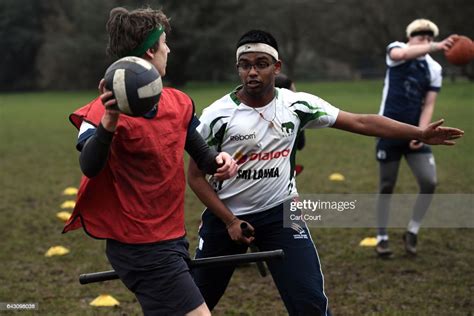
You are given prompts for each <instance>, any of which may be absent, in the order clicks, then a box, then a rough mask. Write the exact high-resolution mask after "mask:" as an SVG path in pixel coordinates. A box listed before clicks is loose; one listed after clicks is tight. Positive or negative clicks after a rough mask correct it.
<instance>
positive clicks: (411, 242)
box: [403, 232, 417, 256]
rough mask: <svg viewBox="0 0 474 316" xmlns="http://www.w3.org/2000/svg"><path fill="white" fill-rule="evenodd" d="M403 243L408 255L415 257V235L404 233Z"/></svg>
mask: <svg viewBox="0 0 474 316" xmlns="http://www.w3.org/2000/svg"><path fill="white" fill-rule="evenodd" d="M403 241H404V242H405V250H406V252H407V253H408V254H410V255H413V256H415V255H416V241H417V235H416V234H413V233H412V232H406V233H405V234H403Z"/></svg>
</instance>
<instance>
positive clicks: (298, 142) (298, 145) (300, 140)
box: [296, 129, 306, 150]
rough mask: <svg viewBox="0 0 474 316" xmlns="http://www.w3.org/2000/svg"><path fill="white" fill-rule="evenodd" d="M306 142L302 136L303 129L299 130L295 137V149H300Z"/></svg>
mask: <svg viewBox="0 0 474 316" xmlns="http://www.w3.org/2000/svg"><path fill="white" fill-rule="evenodd" d="M305 144H306V137H305V136H304V129H303V130H301V131H300V132H299V134H298V136H297V137H296V149H298V150H301V149H303V148H304V145H305Z"/></svg>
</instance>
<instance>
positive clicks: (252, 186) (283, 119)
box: [188, 30, 463, 315]
mask: <svg viewBox="0 0 474 316" xmlns="http://www.w3.org/2000/svg"><path fill="white" fill-rule="evenodd" d="M236 59H237V69H238V73H239V76H240V79H241V81H242V85H241V86H239V87H237V89H236V90H235V91H233V92H231V93H230V94H228V95H226V96H224V97H223V98H221V99H219V100H218V101H216V102H215V103H213V104H212V105H211V106H209V107H208V108H206V109H205V110H204V112H203V114H202V116H201V119H200V120H201V125H200V126H199V127H198V131H200V133H201V134H202V135H203V137H204V138H205V139H206V140H207V142H208V144H209V145H210V146H214V147H215V148H218V150H219V151H220V150H225V151H226V152H228V153H230V154H231V155H233V157H234V159H236V160H237V161H238V163H239V164H240V169H239V172H238V174H237V176H236V177H235V178H232V179H229V180H225V181H223V182H217V181H214V180H213V179H211V180H210V182H208V181H207V180H206V178H205V175H204V174H203V173H202V172H201V171H200V170H199V168H197V166H196V164H195V163H194V161H192V159H191V160H190V163H189V168H188V181H189V184H190V186H191V188H192V189H193V191H194V192H195V193H196V195H197V196H198V197H199V198H200V199H201V201H202V202H203V203H204V204H205V205H206V206H207V207H208V209H207V210H206V211H205V212H204V213H203V216H202V225H201V227H200V230H199V236H200V240H199V246H198V249H197V252H196V257H197V258H203V257H209V256H219V255H229V254H236V253H244V252H245V251H247V245H248V243H250V242H255V244H256V245H257V246H258V247H259V248H260V250H262V251H266V250H275V249H283V250H284V252H285V258H284V259H283V260H275V261H272V262H268V268H269V270H270V272H271V274H272V277H273V279H274V281H275V284H276V286H277V288H278V290H279V292H280V295H281V297H282V299H283V302H284V303H285V307H286V308H287V310H288V313H289V314H290V315H329V314H330V313H329V311H328V299H327V297H326V295H325V293H324V280H323V275H322V272H321V268H320V264H319V258H318V255H317V252H316V248H315V246H314V243H313V242H312V240H311V235H310V233H309V231H308V228H307V227H306V225H305V223H304V222H299V223H296V225H294V226H292V227H284V226H283V203H284V202H287V201H290V200H291V199H293V198H294V197H295V196H297V191H296V187H295V181H294V173H293V170H292V169H293V167H294V155H295V138H296V135H297V132H298V131H299V130H301V129H303V128H323V127H335V128H338V129H343V130H347V131H351V132H355V133H360V134H365V135H372V136H379V137H387V138H391V137H392V138H393V137H396V138H405V139H420V140H423V141H424V142H425V143H426V142H427V143H431V144H446V145H451V144H454V141H453V140H454V139H456V138H459V137H461V136H462V134H463V132H462V131H460V130H458V129H454V128H448V127H440V125H441V124H442V121H439V122H436V123H433V124H431V125H429V126H428V127H426V128H425V129H420V128H418V127H416V126H412V125H408V124H403V123H399V122H397V121H394V120H391V119H389V118H386V117H383V116H379V115H371V114H367V115H362V114H352V113H348V112H344V111H341V110H339V109H337V108H336V107H334V106H332V105H330V104H329V103H327V102H326V101H324V100H322V99H321V98H319V97H316V96H314V95H310V94H307V93H302V92H298V93H295V92H292V91H290V90H286V89H278V88H275V76H276V75H277V74H278V73H279V72H280V69H281V61H280V60H279V58H278V44H277V42H276V40H275V39H274V38H273V36H272V35H271V34H269V33H267V32H264V31H259V30H253V31H249V32H247V33H246V34H244V35H243V36H242V37H241V38H240V40H239V41H238V44H237V53H236ZM242 222H247V224H248V226H250V228H251V229H252V230H254V233H255V235H254V237H245V236H244V234H243V232H242V229H241V224H242ZM235 241H239V242H240V243H236V242H235ZM233 271H234V267H223V268H211V269H209V268H197V269H194V271H193V275H194V278H195V281H196V284H197V285H198V287H199V289H200V290H201V293H202V294H203V296H204V299H205V300H206V303H207V305H208V306H209V308H211V309H212V308H214V306H215V305H216V304H217V302H218V301H219V299H220V297H221V296H222V294H223V293H224V291H225V288H226V287H227V284H228V282H229V280H230V278H231V276H232V273H233Z"/></svg>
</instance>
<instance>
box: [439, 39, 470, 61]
mask: <svg viewBox="0 0 474 316" xmlns="http://www.w3.org/2000/svg"><path fill="white" fill-rule="evenodd" d="M444 55H445V56H446V59H447V61H448V62H449V63H451V64H453V65H456V66H462V65H466V64H468V63H469V62H471V61H472V60H473V59H474V43H473V42H472V40H471V39H470V38H469V37H467V36H462V35H460V36H459V37H458V38H456V40H455V42H454V44H453V46H452V47H451V48H450V49H448V50H447V51H445V52H444Z"/></svg>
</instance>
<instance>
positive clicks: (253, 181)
mask: <svg viewBox="0 0 474 316" xmlns="http://www.w3.org/2000/svg"><path fill="white" fill-rule="evenodd" d="M239 88H240V87H238V88H237V90H238V89H239ZM237 90H235V91H233V92H232V93H230V94H228V95H226V96H224V97H223V98H221V99H219V100H217V101H216V102H214V103H213V104H211V105H210V106H209V107H207V108H206V109H204V111H203V113H202V116H201V118H200V121H201V124H200V125H199V127H198V128H197V130H198V131H199V132H200V133H201V135H202V136H203V137H204V139H205V140H206V141H207V143H208V144H209V145H210V146H213V147H214V148H215V149H216V150H217V151H225V152H227V153H229V154H230V155H232V156H233V157H234V159H235V160H236V161H237V163H238V164H239V171H238V173H237V176H235V177H234V178H232V179H229V180H225V181H222V182H217V181H215V180H214V179H213V178H211V179H210V180H209V181H210V183H211V185H212V186H213V187H214V189H215V190H216V192H217V194H218V196H219V197H220V199H221V200H222V201H223V202H224V203H225V204H226V205H227V206H228V207H229V209H230V210H232V212H233V213H234V214H236V215H243V214H250V213H257V212H261V211H264V210H266V209H269V208H272V207H274V206H276V205H278V204H281V203H282V202H284V201H286V200H288V199H290V198H292V197H294V196H296V195H297V191H296V186H295V179H294V166H295V154H296V146H295V139H296V136H297V134H298V132H299V131H300V130H301V129H303V128H322V127H328V126H332V125H333V124H334V122H335V121H336V118H337V115H338V113H339V109H337V108H335V107H333V106H332V105H331V104H329V103H328V102H326V101H324V100H322V99H320V98H318V97H317V96H314V95H311V94H308V93H303V92H297V93H295V92H292V91H290V90H287V89H279V88H276V96H275V98H274V99H273V100H272V101H271V102H270V103H269V104H267V105H265V106H264V107H260V108H252V107H249V106H247V105H245V104H243V103H241V102H240V100H239V99H238V98H237V96H236V92H237Z"/></svg>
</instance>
